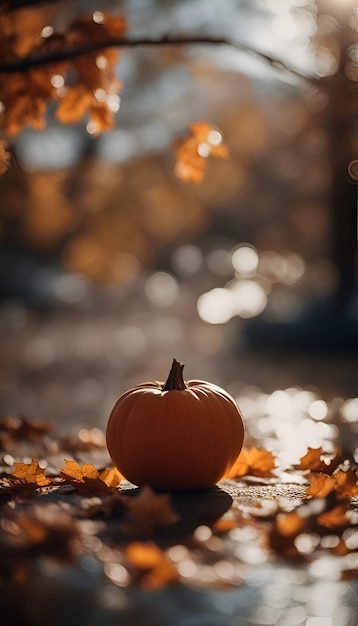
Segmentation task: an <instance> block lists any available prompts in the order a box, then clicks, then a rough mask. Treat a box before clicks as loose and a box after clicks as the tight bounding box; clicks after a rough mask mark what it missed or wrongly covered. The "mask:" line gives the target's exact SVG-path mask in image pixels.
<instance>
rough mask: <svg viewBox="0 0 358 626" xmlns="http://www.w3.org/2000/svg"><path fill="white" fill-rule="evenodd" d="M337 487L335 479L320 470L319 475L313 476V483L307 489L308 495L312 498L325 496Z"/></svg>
mask: <svg viewBox="0 0 358 626" xmlns="http://www.w3.org/2000/svg"><path fill="white" fill-rule="evenodd" d="M335 487H336V482H335V479H334V478H332V477H331V476H328V474H324V473H323V472H320V473H319V474H318V475H313V476H312V480H311V484H310V485H309V486H308V487H307V489H306V495H307V496H309V497H311V498H313V497H317V498H325V497H326V496H328V494H329V493H331V491H333V489H335Z"/></svg>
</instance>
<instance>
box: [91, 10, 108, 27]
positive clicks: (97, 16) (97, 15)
mask: <svg viewBox="0 0 358 626" xmlns="http://www.w3.org/2000/svg"><path fill="white" fill-rule="evenodd" d="M92 19H93V21H94V22H95V24H104V23H105V21H106V16H105V14H104V13H102V11H94V12H93V14H92Z"/></svg>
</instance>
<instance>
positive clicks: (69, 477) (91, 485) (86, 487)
mask: <svg viewBox="0 0 358 626" xmlns="http://www.w3.org/2000/svg"><path fill="white" fill-rule="evenodd" d="M65 462H66V465H65V467H64V468H63V469H62V470H60V475H61V477H62V478H63V479H64V480H65V481H66V482H68V483H70V484H71V485H72V486H73V487H74V488H75V489H76V491H78V492H79V493H82V494H83V495H90V496H94V495H97V496H106V495H109V494H110V493H112V488H113V486H112V485H109V484H108V482H109V483H111V482H113V481H114V482H116V481H117V480H118V479H119V476H118V475H117V474H116V472H113V473H112V474H111V473H107V471H106V470H104V472H102V474H103V477H102V474H101V475H100V473H99V471H98V469H97V468H96V466H95V465H93V464H92V463H84V464H83V465H82V467H81V466H80V465H78V463H76V462H75V461H69V460H68V459H65Z"/></svg>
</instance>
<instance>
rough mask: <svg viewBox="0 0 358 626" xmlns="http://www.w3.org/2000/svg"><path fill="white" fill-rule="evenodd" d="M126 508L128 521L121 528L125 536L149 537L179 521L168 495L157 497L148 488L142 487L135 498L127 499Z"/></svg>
mask: <svg viewBox="0 0 358 626" xmlns="http://www.w3.org/2000/svg"><path fill="white" fill-rule="evenodd" d="M127 508H128V515H129V519H128V521H127V522H126V523H125V524H124V526H123V530H124V531H125V532H126V533H127V534H132V535H133V534H139V535H144V536H150V535H152V534H153V532H154V531H155V530H157V529H159V528H165V527H166V526H170V525H171V524H175V523H176V522H177V521H178V520H179V516H178V514H177V513H175V511H173V509H172V507H171V504H170V495H169V494H160V495H157V494H156V493H155V492H154V491H153V490H152V489H151V488H150V487H148V486H144V487H143V488H142V489H141V490H140V492H139V494H138V495H137V496H133V497H132V498H130V499H128V503H127Z"/></svg>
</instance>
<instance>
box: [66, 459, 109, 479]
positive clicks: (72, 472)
mask: <svg viewBox="0 0 358 626" xmlns="http://www.w3.org/2000/svg"><path fill="white" fill-rule="evenodd" d="M65 463H66V465H65V467H64V468H63V469H61V470H60V474H61V476H62V478H64V479H65V480H69V481H70V482H80V483H82V482H84V480H85V479H86V478H90V479H94V480H95V479H99V472H98V469H97V468H96V466H95V465H93V463H84V464H83V465H82V467H81V466H80V465H78V463H76V462H75V461H69V460H68V459H65Z"/></svg>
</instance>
